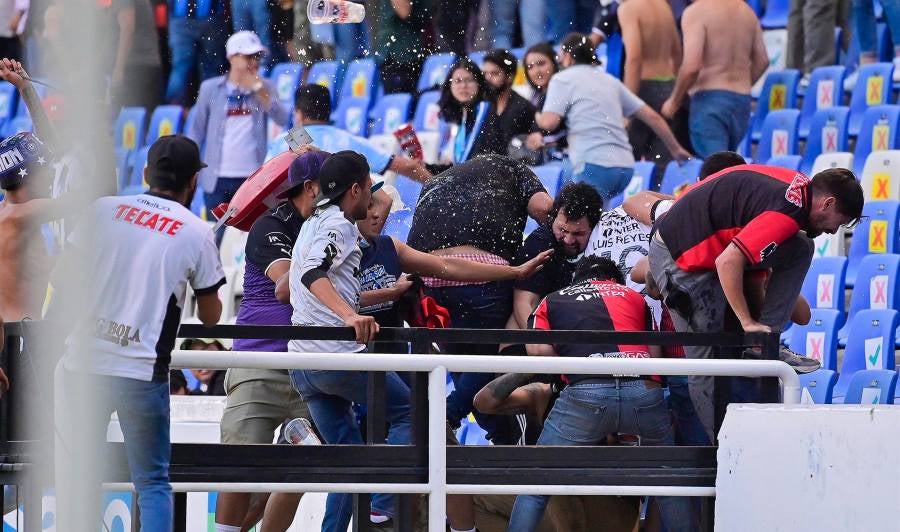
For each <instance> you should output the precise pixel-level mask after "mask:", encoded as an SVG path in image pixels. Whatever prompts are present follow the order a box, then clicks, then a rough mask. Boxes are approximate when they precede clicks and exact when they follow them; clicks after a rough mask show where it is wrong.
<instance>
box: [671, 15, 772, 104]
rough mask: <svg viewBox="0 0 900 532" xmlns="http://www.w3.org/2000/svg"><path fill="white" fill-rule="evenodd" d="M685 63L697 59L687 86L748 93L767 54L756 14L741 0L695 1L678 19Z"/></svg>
mask: <svg viewBox="0 0 900 532" xmlns="http://www.w3.org/2000/svg"><path fill="white" fill-rule="evenodd" d="M681 27H682V30H683V33H684V62H685V63H688V62H689V61H691V59H692V58H696V59H698V60H699V63H700V65H699V66H700V70H699V74H698V76H697V80H696V82H694V84H693V86H692V87H690V89H689V93H690V94H693V93H695V92H698V91H704V90H727V91H731V92H735V93H738V94H750V88H751V87H752V86H753V84H754V83H755V82H756V80H757V79H759V77H760V76H762V74H763V73H764V72H765V70H766V67H767V66H768V62H769V60H768V55H767V53H766V47H765V44H764V43H763V39H762V29H761V28H760V25H759V20H758V19H757V18H756V14H755V13H754V12H753V10H752V9H751V8H750V7H749V6H748V5H747V3H746V2H745V1H744V0H696V1H695V2H694V3H692V4H691V5H690V6H689V7H688V8H687V9H685V10H684V14H683V15H682V18H681Z"/></svg>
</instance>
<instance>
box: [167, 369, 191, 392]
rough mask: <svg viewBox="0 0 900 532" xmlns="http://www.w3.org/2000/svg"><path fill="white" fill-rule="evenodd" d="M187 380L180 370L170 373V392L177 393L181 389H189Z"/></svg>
mask: <svg viewBox="0 0 900 532" xmlns="http://www.w3.org/2000/svg"><path fill="white" fill-rule="evenodd" d="M187 387H188V386H187V379H186V378H185V377H184V373H182V372H181V370H179V369H173V370H171V371H169V392H177V391H179V390H181V389H185V390H186V389H187Z"/></svg>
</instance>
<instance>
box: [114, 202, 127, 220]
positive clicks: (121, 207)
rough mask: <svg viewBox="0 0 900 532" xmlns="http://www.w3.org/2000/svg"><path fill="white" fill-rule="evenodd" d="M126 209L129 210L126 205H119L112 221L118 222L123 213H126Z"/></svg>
mask: <svg viewBox="0 0 900 532" xmlns="http://www.w3.org/2000/svg"><path fill="white" fill-rule="evenodd" d="M128 209H129V206H128V205H119V206H118V207H116V215H115V217H114V218H113V219H114V220H118V219H119V218H121V217H122V215H123V214H124V213H125V211H127V210H128Z"/></svg>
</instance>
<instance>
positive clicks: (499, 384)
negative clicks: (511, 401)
mask: <svg viewBox="0 0 900 532" xmlns="http://www.w3.org/2000/svg"><path fill="white" fill-rule="evenodd" d="M533 378H534V373H507V374H505V375H501V376H499V377H497V378H496V379H494V380H492V381H491V382H489V383H487V386H485V387H486V388H487V389H488V390H489V391H490V392H491V396H492V397H493V398H494V399H495V400H498V401H502V400H503V399H506V398H507V397H509V394H511V393H513V391H514V390H515V389H516V388H518V387H520V386H524V385H525V384H528V383H529V382H531V380H532V379H533Z"/></svg>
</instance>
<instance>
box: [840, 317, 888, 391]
mask: <svg viewBox="0 0 900 532" xmlns="http://www.w3.org/2000/svg"><path fill="white" fill-rule="evenodd" d="M898 321H900V320H898V317H897V311H896V310H893V309H882V310H874V309H869V310H862V311H860V312H859V313H858V314H857V315H856V316H854V318H853V323H852V324H851V325H852V327H851V328H850V337H849V338H848V339H847V349H846V350H845V351H844V362H843V364H841V374H840V377H838V382H837V384H835V386H834V399H835V402H843V399H844V396H845V395H846V393H847V387H848V385H849V384H850V379H851V378H852V377H853V374H854V373H856V372H857V371H860V370H866V369H894V349H893V346H894V340H895V338H896V337H895V331H896V330H897V323H898Z"/></svg>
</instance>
